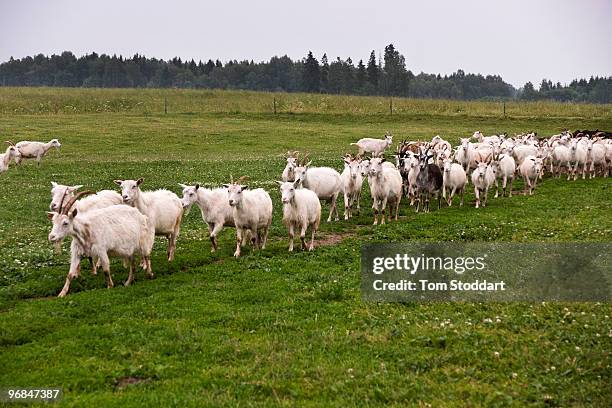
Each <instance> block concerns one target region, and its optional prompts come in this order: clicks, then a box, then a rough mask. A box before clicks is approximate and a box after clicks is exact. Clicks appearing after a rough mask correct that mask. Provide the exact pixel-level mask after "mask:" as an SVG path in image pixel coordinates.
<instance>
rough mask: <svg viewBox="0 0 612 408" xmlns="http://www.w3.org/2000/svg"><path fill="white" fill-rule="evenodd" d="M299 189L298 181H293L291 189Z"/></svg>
mask: <svg viewBox="0 0 612 408" xmlns="http://www.w3.org/2000/svg"><path fill="white" fill-rule="evenodd" d="M299 187H300V180H295V181H294V182H293V188H299Z"/></svg>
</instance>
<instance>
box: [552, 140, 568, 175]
mask: <svg viewBox="0 0 612 408" xmlns="http://www.w3.org/2000/svg"><path fill="white" fill-rule="evenodd" d="M571 161H572V152H571V151H570V149H569V147H567V146H565V145H564V144H561V143H558V144H556V145H555V147H554V148H553V152H552V166H553V169H554V174H556V175H557V177H561V168H562V167H564V166H565V168H566V170H567V179H568V180H569V179H570V176H571V172H572V165H571Z"/></svg>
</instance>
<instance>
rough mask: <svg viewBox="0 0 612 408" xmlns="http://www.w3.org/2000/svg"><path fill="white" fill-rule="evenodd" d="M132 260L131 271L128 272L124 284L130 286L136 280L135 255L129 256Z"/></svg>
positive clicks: (130, 260)
mask: <svg viewBox="0 0 612 408" xmlns="http://www.w3.org/2000/svg"><path fill="white" fill-rule="evenodd" d="M129 262H130V272H129V274H128V279H127V280H126V281H125V283H124V286H130V285H131V284H132V282H134V269H136V258H134V257H133V256H132V257H130V258H129Z"/></svg>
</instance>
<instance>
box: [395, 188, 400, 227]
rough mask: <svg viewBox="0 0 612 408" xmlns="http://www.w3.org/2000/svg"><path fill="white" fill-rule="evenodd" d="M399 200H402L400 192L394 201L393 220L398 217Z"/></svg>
mask: <svg viewBox="0 0 612 408" xmlns="http://www.w3.org/2000/svg"><path fill="white" fill-rule="evenodd" d="M401 202H402V195H401V193H400V195H399V196H397V200H396V201H395V221H397V220H398V219H399V210H400V203H401Z"/></svg>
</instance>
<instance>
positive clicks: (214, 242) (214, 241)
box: [210, 222, 223, 252]
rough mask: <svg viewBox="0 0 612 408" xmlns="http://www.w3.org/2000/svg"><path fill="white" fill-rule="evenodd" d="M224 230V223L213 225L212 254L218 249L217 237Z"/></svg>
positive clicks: (211, 237)
mask: <svg viewBox="0 0 612 408" xmlns="http://www.w3.org/2000/svg"><path fill="white" fill-rule="evenodd" d="M222 230H223V223H222V222H218V223H216V224H213V229H212V231H211V233H210V243H211V244H212V248H211V249H210V252H215V251H216V250H217V249H218V248H219V245H218V242H217V236H218V235H219V233H220V232H221V231H222Z"/></svg>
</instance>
